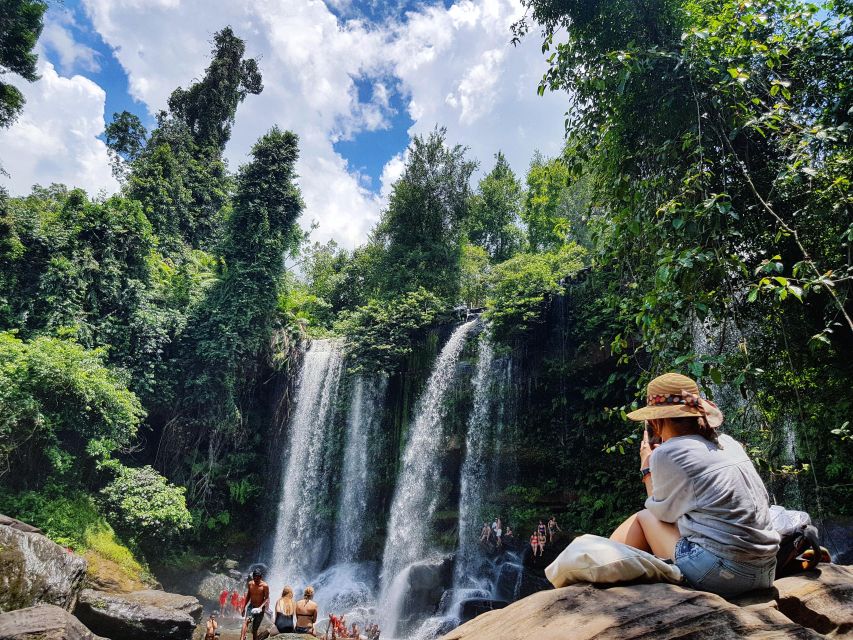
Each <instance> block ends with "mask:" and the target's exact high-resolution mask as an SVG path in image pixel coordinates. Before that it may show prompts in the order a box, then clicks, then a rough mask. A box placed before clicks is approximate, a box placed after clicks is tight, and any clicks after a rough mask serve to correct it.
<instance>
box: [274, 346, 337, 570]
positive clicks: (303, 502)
mask: <svg viewBox="0 0 853 640" xmlns="http://www.w3.org/2000/svg"><path fill="white" fill-rule="evenodd" d="M342 369H343V354H342V352H341V350H340V348H339V346H338V344H337V343H336V342H334V341H331V340H315V341H314V342H312V344H311V347H310V348H309V349H308V351H306V352H305V355H304V358H303V362H302V368H301V370H300V372H299V381H298V384H297V390H296V405H295V408H294V412H293V416H292V418H291V420H290V427H289V429H288V432H287V448H288V454H287V459H286V463H285V466H284V471H283V473H282V474H281V482H282V484H281V487H282V488H281V502H280V504H279V511H278V521H277V524H276V529H275V537H274V539H273V551H272V559H271V562H270V565H271V567H270V568H271V577H273V578H274V579H275V580H276V581H280V582H284V581H286V582H289V583H290V584H298V583H300V582H301V583H303V584H304V582H305V581H306V580H307V578H309V577H311V576H313V575H314V574H315V573H316V572H317V571H318V570H319V569H321V568H322V567H323V565H324V564H325V562H326V560H327V558H328V554H329V548H330V543H331V540H330V539H329V531H330V527H329V524H328V520H329V517H330V514H328V512H327V509H328V505H329V504H331V503H332V501H333V496H332V495H330V493H331V487H330V486H329V485H330V482H329V473H330V471H331V467H332V465H333V460H332V459H331V458H332V456H333V455H334V453H335V452H334V450H333V449H334V447H333V446H332V443H333V441H334V438H333V437H331V436H332V429H333V427H334V418H335V403H336V399H337V393H338V384H339V382H340V379H341V371H342Z"/></svg>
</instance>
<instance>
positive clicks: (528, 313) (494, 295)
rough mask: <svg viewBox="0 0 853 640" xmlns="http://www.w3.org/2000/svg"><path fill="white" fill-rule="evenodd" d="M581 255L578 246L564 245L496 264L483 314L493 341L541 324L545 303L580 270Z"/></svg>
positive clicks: (516, 334) (516, 336)
mask: <svg viewBox="0 0 853 640" xmlns="http://www.w3.org/2000/svg"><path fill="white" fill-rule="evenodd" d="M584 254H585V251H584V250H583V249H582V248H580V247H578V246H577V245H575V244H567V245H564V246H563V247H561V248H560V249H559V250H558V251H555V252H549V253H532V254H531V253H522V254H519V255H517V256H515V257H514V258H511V259H510V260H507V261H506V262H503V263H501V264H499V265H497V266H496V267H495V270H494V275H493V288H492V291H491V294H490V296H489V298H488V303H487V311H486V317H487V318H488V320H489V322H490V323H491V326H492V335H493V336H494V338H495V340H497V341H499V342H509V341H511V340H513V339H517V338H520V337H523V336H524V335H525V334H526V333H528V332H529V331H530V330H531V328H532V327H533V326H534V325H535V324H541V323H542V322H544V321H545V313H544V312H545V310H546V308H547V305H548V302H549V301H550V299H551V298H552V297H553V296H556V295H560V294H562V293H563V291H564V287H565V282H566V280H567V279H568V278H570V277H572V276H574V275H575V274H576V273H577V272H578V271H580V270H581V269H582V268H583V256H584Z"/></svg>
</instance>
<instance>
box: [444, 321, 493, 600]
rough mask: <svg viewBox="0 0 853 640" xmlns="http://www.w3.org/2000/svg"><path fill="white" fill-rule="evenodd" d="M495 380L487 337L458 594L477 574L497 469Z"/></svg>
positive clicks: (466, 468) (467, 464)
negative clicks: (483, 516) (488, 493)
mask: <svg viewBox="0 0 853 640" xmlns="http://www.w3.org/2000/svg"><path fill="white" fill-rule="evenodd" d="M493 381H494V350H493V349H492V345H491V342H490V341H489V340H488V338H487V337H486V336H482V337H481V338H480V344H479V351H478V358H477V371H476V373H475V375H474V381H473V387H474V402H473V406H472V408H471V415H470V417H469V418H468V428H467V433H466V435H465V460H464V462H463V463H462V473H461V478H460V490H459V552H458V555H457V556H456V566H455V569H454V576H453V588H454V592H455V593H458V592H459V590H460V589H462V588H463V587H466V586H469V587H470V586H473V585H470V584H465V583H466V582H470V579H471V578H472V577H473V576H475V575H476V573H477V571H476V567H475V566H474V564H475V562H476V560H477V558H478V557H479V551H478V546H479V545H478V542H477V540H478V539H479V537H480V529H481V527H480V526H479V525H480V520H479V518H480V512H481V510H482V506H483V493H484V492H485V490H486V488H487V487H486V485H487V483H489V481H490V480H492V478H491V476H492V475H493V474H492V473H491V471H492V470H493V469H494V468H496V467H497V465H495V464H489V462H490V461H491V460H490V459H487V457H488V456H489V453H490V452H489V451H488V447H489V445H490V444H491V438H490V437H489V436H490V433H491V431H492V430H491V428H490V427H491V415H490V413H491V412H490V409H491V407H492V404H493V400H494V397H493V395H492V392H493V390H492V383H493Z"/></svg>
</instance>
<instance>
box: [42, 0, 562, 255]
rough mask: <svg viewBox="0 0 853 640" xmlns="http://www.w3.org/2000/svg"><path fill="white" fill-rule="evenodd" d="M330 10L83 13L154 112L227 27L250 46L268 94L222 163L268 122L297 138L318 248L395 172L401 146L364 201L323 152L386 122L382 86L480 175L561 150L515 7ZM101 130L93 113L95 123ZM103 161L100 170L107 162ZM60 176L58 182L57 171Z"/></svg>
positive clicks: (173, 2) (379, 198)
mask: <svg viewBox="0 0 853 640" xmlns="http://www.w3.org/2000/svg"><path fill="white" fill-rule="evenodd" d="M329 2H330V4H331V5H332V6H334V7H335V8H337V9H338V10H342V11H343V12H344V15H346V16H355V17H352V18H348V19H339V18H337V17H336V16H335V14H333V13H332V11H331V10H330V9H329V7H328V6H327V5H326V4H324V3H322V2H319V1H317V0H299V1H297V0H288V1H287V2H281V1H280V0H252V1H250V0H156V1H154V0H151V1H148V0H146V1H143V0H84V6H85V7H86V10H87V13H88V14H89V16H90V18H91V19H92V23H93V25H94V27H95V29H96V31H98V32H99V33H100V34H101V36H102V37H103V38H104V40H105V41H106V42H107V43H108V44H109V45H110V46H112V47H113V48H114V49H115V54H116V57H117V58H118V60H119V62H120V63H121V65H122V66H123V67H124V69H125V71H126V72H127V74H128V86H129V91H130V93H131V95H132V96H133V97H134V98H136V99H139V100H141V101H142V102H143V103H144V104H146V105H147V107H148V109H149V111H150V112H151V113H152V114H153V113H156V112H157V111H158V110H160V109H162V108H164V107H165V104H166V100H167V98H168V96H169V94H170V93H171V91H172V90H173V89H174V88H175V87H177V86H187V85H188V84H189V83H190V82H192V80H193V79H196V78H199V77H201V76H202V74H203V73H204V68H205V66H206V65H207V62H208V57H209V52H210V49H211V43H212V36H213V34H214V33H215V32H216V31H217V30H218V29H220V28H222V27H223V26H225V25H229V24H230V25H231V26H232V27H233V29H234V31H235V33H237V35H239V36H240V37H242V38H243V39H245V40H246V43H247V51H246V53H247V55H249V56H254V57H258V58H259V62H260V66H261V71H262V73H263V76H264V85H265V88H264V91H263V93H262V94H261V95H259V96H249V97H248V98H247V99H246V101H245V102H244V103H243V104H242V105H241V106H240V108H239V110H238V114H237V122H236V124H235V127H234V131H233V135H232V140H231V142H230V143H229V145H228V148H227V149H226V156H227V157H228V158H229V160H230V162H231V165H232V168H236V166H237V165H238V164H239V163H242V162H245V160H246V154H247V153H248V151H249V149H250V148H251V145H252V144H253V142H254V141H255V140H256V139H257V138H258V136H260V135H261V134H263V133H264V132H265V131H266V130H268V129H269V128H270V127H271V126H272V125H273V124H277V125H279V126H280V127H283V128H288V129H292V130H293V131H295V132H296V133H298V134H299V135H300V139H301V143H300V150H301V159H300V162H299V166H298V171H299V173H300V176H301V177H300V184H301V187H302V191H303V195H304V198H305V201H306V204H307V208H306V213H305V215H304V216H303V218H304V219H303V224H304V225H305V226H306V227H307V226H308V225H309V224H310V222H311V220H317V221H318V222H319V223H320V228H319V231H318V233H317V234H316V235H317V239H319V240H325V239H327V238H331V237H333V238H335V239H336V240H338V241H339V242H340V243H341V244H343V245H345V246H350V247H352V246H354V245H356V244H358V243H360V242H362V241H363V240H364V239H365V237H366V235H367V232H368V230H369V229H370V227H371V226H372V224H373V223H374V222H375V221H376V220H377V218H378V215H379V212H380V210H381V208H382V206H383V203H384V201H385V199H386V198H387V196H388V194H389V193H390V187H391V184H392V182H393V180H395V179H396V178H397V177H398V176H399V175H400V173H401V171H402V167H403V155H402V154H400V153H399V151H400V150H399V149H391V150H388V153H389V155H391V156H393V157H389V158H388V161H387V164H386V166H385V168H384V170H383V172H382V176H381V179H380V184H379V185H377V186H378V187H379V194H376V193H373V192H371V191H370V190H368V189H366V188H365V185H366V184H369V180H368V179H366V177H365V176H363V175H360V174H359V171H358V169H357V168H354V167H352V166H349V165H348V163H347V162H346V161H345V160H344V159H343V158H342V157H341V156H340V155H338V154H337V153H336V152H335V150H334V147H333V144H334V142H335V141H337V140H342V139H351V138H352V137H353V136H356V135H357V134H358V133H359V132H363V131H372V130H377V129H383V128H387V127H388V126H390V122H391V117H392V116H393V108H392V104H393V103H392V100H391V96H392V92H395V91H401V92H402V94H403V97H404V103H405V104H406V108H407V110H408V113H409V115H410V117H411V118H412V119H413V120H414V125H413V126H412V128H411V129H410V131H409V133H410V134H411V135H414V134H424V133H427V132H429V131H431V130H432V128H433V127H434V126H435V125H436V124H438V125H442V126H446V127H447V128H448V139H449V141H450V142H452V143H456V142H460V143H462V144H466V145H468V146H469V147H470V156H471V157H474V158H478V159H480V160H481V161H482V162H483V169H484V170H487V169H488V168H489V167H490V165H491V162H492V156H493V155H494V153H495V152H497V151H498V150H503V151H504V153H505V154H506V156H507V158H508V160H509V162H510V164H511V165H512V166H513V168H514V169H515V170H516V171H517V172H519V173H523V172H524V171H525V169H526V167H527V164H528V163H529V160H530V157H531V155H532V153H533V151H534V150H535V149H539V150H541V151H542V152H543V153H545V154H554V153H557V152H558V151H559V149H560V147H561V145H562V128H561V126H562V114H563V112H564V110H565V108H564V100H565V99H564V97H560V96H554V95H546V97H545V98H540V97H538V96H537V94H536V86H537V84H538V81H539V78H540V77H541V75H542V73H543V71H544V62H543V60H542V54H541V52H540V50H539V45H538V43H537V42H536V39H535V38H528V39H527V40H526V41H524V42H523V43H522V45H521V46H520V47H518V48H513V47H512V46H511V45H510V44H509V40H510V37H511V34H510V32H509V25H510V24H511V23H512V22H513V21H514V20H515V19H517V17H518V16H519V12H520V10H521V8H520V6H519V4H518V3H517V2H516V0H459V1H458V2H457V3H456V4H454V5H453V6H451V7H450V8H446V7H445V6H444V5H443V3H439V4H436V5H434V6H425V5H418V6H419V8H418V9H417V10H415V11H410V12H409V13H408V14H406V15H405V16H403V15H402V13H401V12H400V11H399V10H397V11H395V12H394V13H393V14H392V13H391V11H392V9H393V6H394V5H387V4H386V5H380V4H377V5H376V6H374V7H373V9H371V11H378V10H380V9H381V11H382V13H383V14H384V15H386V16H387V15H391V17H390V18H388V19H387V20H386V21H385V22H384V23H382V24H371V23H368V22H366V21H365V20H364V19H363V18H362V17H359V16H363V15H365V13H366V12H365V11H363V8H364V7H363V6H362V7H361V8H360V7H359V3H353V2H351V1H350V0H335V1H334V2H332V0H329ZM364 2H368V3H370V2H373V0H362V3H364ZM60 26H61V25H60ZM65 33H66V34H68V31H67V30H66V31H65ZM51 38H52V40H51V42H52V43H54V44H53V46H54V48H55V49H56V50H57V51H58V50H59V49H60V45H61V46H64V47H65V49H66V50H67V53H66V56H65V58H64V62H62V64H63V65H73V64H84V63H85V62H84V61H85V57H84V56H83V54H81V53H79V50H74V49H73V47H72V46H71V45H69V44H68V43H67V42H66V41H65V40H62V38H61V37H60V36H59V35H53V36H51ZM75 51H77V52H76V53H75ZM59 55H60V59H63V58H62V54H61V53H60V54H59ZM93 60H94V58H93ZM75 80H76V77H75ZM359 85H361V86H362V88H363V87H364V86H367V87H369V93H370V96H369V98H368V99H366V100H360V99H359V95H358V93H359V92H358V87H359ZM59 104H61V103H60V102H57V103H54V105H59ZM102 107H103V105H102V104H101V111H102ZM58 110H59V109H58V107H56V106H54V111H58ZM54 116H56V114H55V113H54ZM98 127H103V121H102V115H101V122H100V124H99V125H98V126H97V127H95V126H94V125H93V127H92V128H93V129H95V128H98ZM89 142H90V143H91V141H89ZM90 146H91V145H90ZM101 146H102V145H101ZM395 154H396V155H395ZM101 159H102V160H103V162H104V165H103V167H102V171H106V172H108V169H107V168H106V156H105V154H104V155H103V157H102V158H101ZM90 170H91V169H90ZM57 171H58V169H57ZM41 175H46V174H41ZM61 175H68V172H64V173H61ZM51 179H52V177H51ZM57 179H67V178H61V177H60V173H57ZM42 181H44V178H42ZM74 181H75V180H71V182H74ZM77 182H79V180H77Z"/></svg>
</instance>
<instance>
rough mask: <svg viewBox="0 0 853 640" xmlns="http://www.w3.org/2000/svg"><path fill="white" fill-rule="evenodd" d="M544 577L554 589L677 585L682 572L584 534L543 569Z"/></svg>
mask: <svg viewBox="0 0 853 640" xmlns="http://www.w3.org/2000/svg"><path fill="white" fill-rule="evenodd" d="M545 577H546V578H548V580H549V581H550V582H551V584H553V585H554V586H555V587H557V588H559V587H566V586H568V585H570V584H575V583H577V582H593V583H597V584H617V583H620V582H630V581H632V580H638V579H645V580H646V581H648V582H671V583H673V584H678V583H679V582H681V570H680V569H679V568H678V567H677V566H675V565H674V564H668V563H667V562H664V561H663V560H661V559H660V558H658V557H657V556H654V555H652V554H651V553H646V552H645V551H640V550H639V549H635V548H634V547H630V546H628V545H627V544H622V543H621V542H615V541H614V540H610V539H609V538H602V537H601V536H594V535H590V534H585V535H582V536H579V537H577V538H575V539H574V540H573V541H572V543H571V544H570V545H569V546H568V547H566V548H565V549H563V552H562V553H561V554H560V555H559V556H557V559H556V560H554V562H552V563H551V564H549V565H548V566H547V567H546V568H545Z"/></svg>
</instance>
